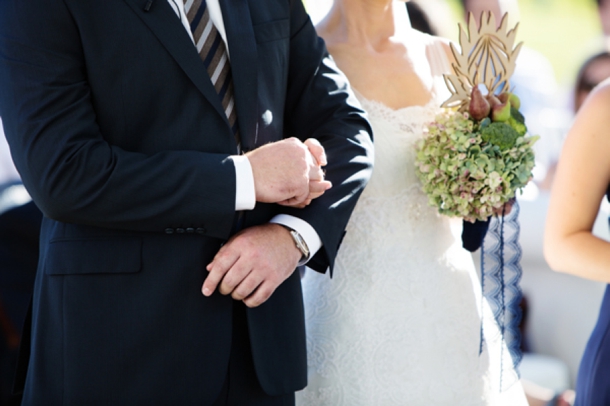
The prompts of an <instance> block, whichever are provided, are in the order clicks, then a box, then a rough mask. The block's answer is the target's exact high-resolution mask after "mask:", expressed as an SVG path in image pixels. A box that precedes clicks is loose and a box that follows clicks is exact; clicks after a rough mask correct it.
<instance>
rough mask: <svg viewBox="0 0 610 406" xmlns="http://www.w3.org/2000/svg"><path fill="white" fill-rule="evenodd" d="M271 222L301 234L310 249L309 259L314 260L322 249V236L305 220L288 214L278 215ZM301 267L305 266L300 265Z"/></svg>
mask: <svg viewBox="0 0 610 406" xmlns="http://www.w3.org/2000/svg"><path fill="white" fill-rule="evenodd" d="M270 222H271V223H277V224H282V225H284V226H286V227H289V228H292V229H293V230H295V231H296V232H297V233H299V234H301V237H303V239H304V240H305V244H307V248H309V259H311V258H313V256H314V255H315V254H316V252H318V251H319V250H320V248H321V247H322V240H321V239H320V236H319V235H318V233H317V232H316V230H314V228H313V227H312V226H311V225H310V224H309V223H308V222H306V221H305V220H301V219H300V218H298V217H294V216H290V215H288V214H278V215H277V216H275V217H273V218H272V219H271V221H270ZM299 265H304V264H301V263H299Z"/></svg>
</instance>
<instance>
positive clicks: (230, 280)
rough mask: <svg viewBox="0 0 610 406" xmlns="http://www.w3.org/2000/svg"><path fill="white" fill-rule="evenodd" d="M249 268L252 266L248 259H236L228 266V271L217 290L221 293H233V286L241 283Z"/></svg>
mask: <svg viewBox="0 0 610 406" xmlns="http://www.w3.org/2000/svg"><path fill="white" fill-rule="evenodd" d="M251 270H252V267H251V266H250V264H249V263H248V261H244V260H241V261H239V260H238V261H236V262H235V263H234V264H233V266H231V267H230V268H229V271H228V272H227V273H225V275H224V277H223V278H222V281H221V282H220V286H219V287H218V291H219V292H220V293H221V294H223V295H229V294H231V293H233V291H234V290H235V287H236V286H238V285H239V284H241V283H242V281H243V280H244V279H245V278H246V277H247V276H248V274H249V273H250V271H251ZM244 297H245V296H244Z"/></svg>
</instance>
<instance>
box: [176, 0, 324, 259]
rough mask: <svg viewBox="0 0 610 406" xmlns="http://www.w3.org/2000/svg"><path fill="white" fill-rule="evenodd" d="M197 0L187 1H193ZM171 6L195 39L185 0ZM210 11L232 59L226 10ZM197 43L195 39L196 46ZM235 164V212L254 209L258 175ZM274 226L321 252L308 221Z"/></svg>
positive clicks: (239, 161)
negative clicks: (255, 178)
mask: <svg viewBox="0 0 610 406" xmlns="http://www.w3.org/2000/svg"><path fill="white" fill-rule="evenodd" d="M192 1H193V0H187V2H192ZM168 2H169V4H170V6H171V7H172V9H173V10H174V12H175V13H176V15H177V16H178V17H179V18H180V21H181V22H182V25H184V28H185V29H186V32H187V33H188V34H189V36H190V37H191V40H193V34H192V32H191V28H190V24H189V22H188V18H187V17H186V13H185V12H184V3H183V1H182V0H168ZM206 2H207V7H208V12H209V14H210V19H211V20H212V23H213V24H214V26H215V27H216V29H217V30H218V32H219V33H220V36H221V37H222V39H223V40H224V42H225V44H227V53H228V54H229V56H230V51H229V45H228V42H227V34H226V30H225V25H224V20H223V19H222V11H221V10H220V3H219V0H206ZM194 44H195V41H194V40H193V45H194ZM231 159H233V163H234V165H235V179H236V181H235V189H236V190H235V210H236V211H239V210H252V209H254V206H255V205H256V192H255V190H254V175H253V174H252V166H250V161H249V160H248V158H247V157H246V156H245V155H232V156H231ZM271 223H277V224H282V225H285V226H287V227H289V228H292V229H293V230H296V231H297V232H298V233H299V234H301V236H302V237H303V239H304V240H305V243H306V244H307V247H308V248H309V252H310V255H309V258H311V257H313V255H314V254H315V253H316V252H318V250H319V249H320V247H321V246H322V240H320V236H319V235H318V233H317V232H316V230H314V228H313V227H312V226H311V225H310V224H309V223H307V222H306V221H303V220H301V219H300V218H298V217H294V216H290V215H287V214H280V215H277V216H275V217H274V218H273V219H271Z"/></svg>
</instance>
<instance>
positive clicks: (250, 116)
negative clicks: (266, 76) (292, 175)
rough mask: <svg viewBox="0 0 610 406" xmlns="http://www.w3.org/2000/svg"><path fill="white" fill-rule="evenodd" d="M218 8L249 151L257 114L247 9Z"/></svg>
mask: <svg viewBox="0 0 610 406" xmlns="http://www.w3.org/2000/svg"><path fill="white" fill-rule="evenodd" d="M220 8H221V10H222V18H223V21H224V25H225V30H226V32H227V42H228V44H229V54H230V58H231V72H232V74H233V85H234V87H235V108H236V109H237V120H238V123H239V131H240V134H241V142H242V147H243V150H244V151H249V150H251V149H254V148H255V146H256V145H255V142H256V117H257V114H258V107H257V100H258V98H257V94H258V82H257V78H258V74H257V53H256V41H255V37H254V29H253V28H252V19H251V17H250V9H249V5H248V0H220Z"/></svg>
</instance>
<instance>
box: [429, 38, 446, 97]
mask: <svg viewBox="0 0 610 406" xmlns="http://www.w3.org/2000/svg"><path fill="white" fill-rule="evenodd" d="M424 38H425V39H424V41H426V59H428V63H429V64H430V73H431V74H432V78H433V80H434V84H433V93H434V99H435V100H436V102H437V103H438V104H439V105H440V104H441V103H442V102H444V101H445V100H447V99H448V98H449V97H450V96H451V94H450V92H449V90H448V89H447V84H446V83H445V79H444V77H443V75H444V74H446V73H450V72H451V64H450V62H449V58H448V57H447V51H446V50H445V48H444V46H443V41H444V40H442V39H440V38H438V37H433V36H431V35H427V34H426V35H424Z"/></svg>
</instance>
